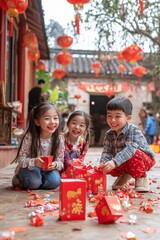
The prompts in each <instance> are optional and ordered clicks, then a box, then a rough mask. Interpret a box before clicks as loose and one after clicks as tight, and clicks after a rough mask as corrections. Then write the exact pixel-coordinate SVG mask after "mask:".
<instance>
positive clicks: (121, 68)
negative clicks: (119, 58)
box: [118, 64, 126, 72]
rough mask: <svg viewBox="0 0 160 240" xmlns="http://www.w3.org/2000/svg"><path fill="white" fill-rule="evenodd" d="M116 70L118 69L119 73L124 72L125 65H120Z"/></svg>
mask: <svg viewBox="0 0 160 240" xmlns="http://www.w3.org/2000/svg"><path fill="white" fill-rule="evenodd" d="M118 69H119V71H120V72H124V71H125V70H126V67H125V65H123V64H120V65H119V67H118Z"/></svg>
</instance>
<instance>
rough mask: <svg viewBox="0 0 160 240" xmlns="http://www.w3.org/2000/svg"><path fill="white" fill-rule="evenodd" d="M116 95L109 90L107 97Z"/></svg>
mask: <svg viewBox="0 0 160 240" xmlns="http://www.w3.org/2000/svg"><path fill="white" fill-rule="evenodd" d="M113 95H114V92H113V91H112V90H108V91H107V92H106V96H107V97H112V96H113Z"/></svg>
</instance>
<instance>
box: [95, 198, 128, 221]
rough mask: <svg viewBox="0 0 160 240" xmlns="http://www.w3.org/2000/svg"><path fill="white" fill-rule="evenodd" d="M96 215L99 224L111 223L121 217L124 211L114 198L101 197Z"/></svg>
mask: <svg viewBox="0 0 160 240" xmlns="http://www.w3.org/2000/svg"><path fill="white" fill-rule="evenodd" d="M95 210H96V214H97V217H98V222H99V223H112V222H115V221H116V220H117V219H118V218H120V217H121V216H123V214H124V211H123V208H122V205H121V203H120V201H119V199H118V198H117V197H116V196H113V197H110V196H105V197H103V198H102V199H101V200H100V201H99V203H98V204H97V206H96V209H95Z"/></svg>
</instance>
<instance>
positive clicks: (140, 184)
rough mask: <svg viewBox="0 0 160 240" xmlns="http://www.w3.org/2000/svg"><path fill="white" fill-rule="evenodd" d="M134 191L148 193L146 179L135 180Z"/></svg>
mask: <svg viewBox="0 0 160 240" xmlns="http://www.w3.org/2000/svg"><path fill="white" fill-rule="evenodd" d="M135 190H136V191H137V192H148V191H149V190H150V185H149V179H148V177H141V178H137V179H136V182H135Z"/></svg>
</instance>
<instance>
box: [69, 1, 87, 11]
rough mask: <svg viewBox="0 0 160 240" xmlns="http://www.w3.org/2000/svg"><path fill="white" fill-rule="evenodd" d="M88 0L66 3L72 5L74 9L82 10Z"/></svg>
mask: <svg viewBox="0 0 160 240" xmlns="http://www.w3.org/2000/svg"><path fill="white" fill-rule="evenodd" d="M89 1H90V0H67V2H69V3H71V4H73V5H74V9H79V8H83V5H84V4H86V3H88V2H89Z"/></svg>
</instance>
